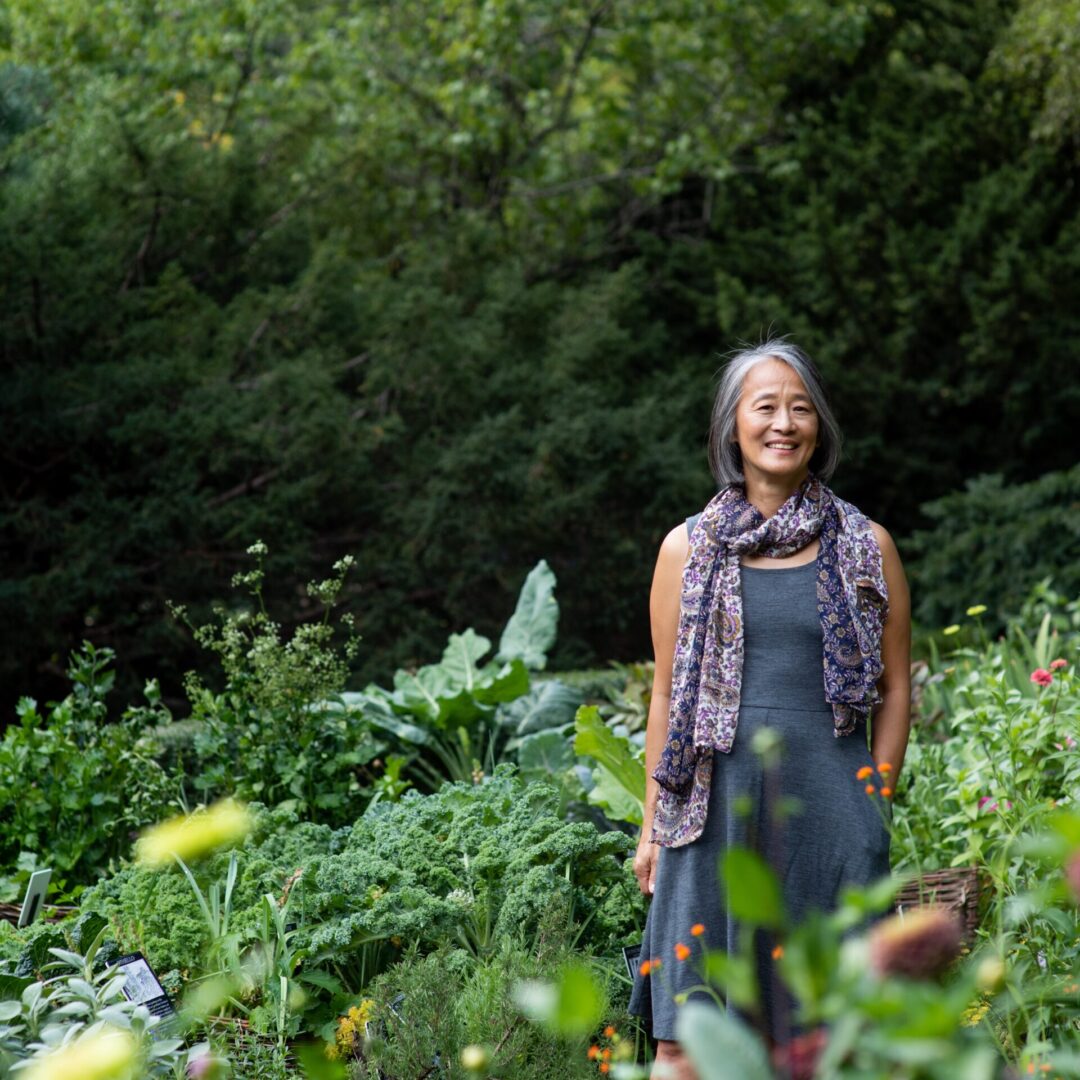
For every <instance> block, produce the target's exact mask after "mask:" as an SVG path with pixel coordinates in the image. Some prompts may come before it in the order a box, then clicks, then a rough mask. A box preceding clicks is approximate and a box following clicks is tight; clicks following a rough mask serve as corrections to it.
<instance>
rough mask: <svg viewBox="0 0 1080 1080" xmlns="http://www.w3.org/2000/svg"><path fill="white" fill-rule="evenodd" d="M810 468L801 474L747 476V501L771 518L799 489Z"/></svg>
mask: <svg viewBox="0 0 1080 1080" xmlns="http://www.w3.org/2000/svg"><path fill="white" fill-rule="evenodd" d="M807 474H808V470H804V472H803V473H802V475H801V476H796V477H788V476H784V477H779V476H755V475H753V474H750V475H747V476H746V501H747V502H748V503H750V504H751V505H752V506H755V507H757V509H758V510H760V511H761V512H762V514H764V515H765V517H766V518H771V517H772V516H773V514H775V513H776V511H777V510H779V509H780V507H781V506H783V505H784V503H785V502H787V500H788V499H789V498H790V497H791V496H792V495H794V494H795V492H796V491H798V490H799V487H800V486H801V484H802V482H803V481H804V480H805V479H806V477H807Z"/></svg>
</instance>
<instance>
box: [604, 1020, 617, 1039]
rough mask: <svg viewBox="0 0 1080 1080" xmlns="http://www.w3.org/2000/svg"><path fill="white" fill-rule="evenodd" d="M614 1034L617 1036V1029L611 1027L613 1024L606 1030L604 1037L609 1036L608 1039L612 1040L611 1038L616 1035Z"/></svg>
mask: <svg viewBox="0 0 1080 1080" xmlns="http://www.w3.org/2000/svg"><path fill="white" fill-rule="evenodd" d="M614 1034H615V1029H614V1028H613V1027H612V1026H611V1024H608V1026H607V1027H606V1028H604V1035H605V1036H607V1038H609V1039H610V1038H611V1036H612V1035H614Z"/></svg>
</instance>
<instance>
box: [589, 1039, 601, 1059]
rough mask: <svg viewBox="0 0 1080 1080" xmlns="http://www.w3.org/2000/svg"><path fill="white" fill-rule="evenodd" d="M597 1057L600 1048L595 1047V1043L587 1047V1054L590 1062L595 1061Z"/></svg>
mask: <svg viewBox="0 0 1080 1080" xmlns="http://www.w3.org/2000/svg"><path fill="white" fill-rule="evenodd" d="M599 1056H600V1047H599V1046H597V1045H596V1044H595V1043H593V1045H592V1046H590V1047H589V1054H588V1057H589V1060H590V1061H595V1060H596V1059H597V1058H598V1057H599Z"/></svg>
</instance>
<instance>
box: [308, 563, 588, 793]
mask: <svg viewBox="0 0 1080 1080" xmlns="http://www.w3.org/2000/svg"><path fill="white" fill-rule="evenodd" d="M558 615H559V607H558V604H557V602H556V600H555V575H554V574H553V573H552V572H551V569H550V568H549V567H548V565H547V563H546V562H544V560H542V559H541V560H540V562H539V563H537V565H536V566H535V567H534V568H533V570H532V572H531V573H530V574H529V576H528V577H527V578H526V579H525V583H524V585H523V586H522V588H521V593H520V594H519V596H518V601H517V607H516V608H515V610H514V614H513V615H512V616H511V617H510V620H509V621H508V622H507V624H506V627H505V629H504V630H503V634H502V639H501V641H500V643H499V651H498V653H497V655H496V657H495V658H494V659H493V660H490V661H488V662H487V663H486V664H484V665H483V666H480V661H481V660H482V659H483V657H484V656H486V655H487V653H488V652H489V650H490V649H491V642H490V641H489V640H488V639H487V638H485V637H481V636H480V635H478V634H477V633H476V632H475V631H474V630H471V629H469V630H466V631H464V633H461V634H451V635H450V640H449V642H448V643H447V645H446V648H445V649H444V650H443V655H442V660H441V661H440V662H439V663H438V664H428V665H425V666H424V667H421V668H419V669H418V670H415V671H412V670H400V669H399V670H398V671H397V672H396V673H395V675H394V689H393V690H392V691H390V690H385V689H383V688H382V687H379V686H376V685H375V684H374V683H372V684H370V685H369V686H368V687H367V688H366V689H365V690H363V691H362V692H359V693H355V692H345V693H342V694H338V695H335V697H334V698H333V699H332V700H330V701H328V702H326V703H324V704H322V705H320V708H322V709H324V710H326V711H327V712H328V713H329V714H330V715H337V714H341V715H344V716H356V717H361V718H363V720H364V721H366V722H367V723H368V724H370V725H371V726H372V727H374V728H375V729H376V730H378V731H380V732H381V733H383V734H385V735H386V736H388V737H389V738H390V739H391V741H392V742H393V743H394V745H395V746H396V747H397V748H398V749H399V750H401V751H402V753H403V754H406V755H408V757H407V758H406V759H405V761H404V762H403V765H402V767H405V766H406V765H407V766H408V768H409V769H410V771H414V772H415V773H417V774H418V775H419V776H420V777H421V778H422V779H423V780H424V781H425V782H426V784H427V785H428V786H429V787H430V788H432V789H437V788H438V787H439V785H440V784H441V783H442V782H443V780H444V779H449V780H453V781H476V780H478V779H479V778H480V777H481V776H483V775H484V772H485V771H487V772H490V771H491V770H492V769H493V768H494V767H495V764H496V763H497V762H500V761H507V760H509V761H514V760H516V761H517V763H518V764H520V766H521V768H522V771H523V772H524V773H525V774H527V775H530V776H531V775H536V776H541V775H542V776H545V777H547V778H552V777H553V776H557V775H558V774H560V773H564V772H566V771H567V770H568V769H569V767H570V766H571V765H572V764H573V754H572V752H571V750H570V745H569V742H568V740H567V739H566V737H565V732H566V729H567V728H568V727H569V725H570V723H571V722H572V720H573V710H574V708H576V706H577V705H578V704H579V703H580V696H579V695H577V694H576V693H575V692H574V691H573V690H572V689H571V688H570V687H568V686H566V685H564V684H562V683H560V682H558V681H556V680H545V681H542V682H540V683H538V684H537V685H536V686H533V685H532V684H531V677H530V671H536V670H540V669H542V668H543V667H544V666H545V664H546V663H547V652H548V650H549V649H550V648H551V646H552V644H553V643H554V640H555V628H556V626H557V623H558ZM549 770H552V771H550V772H549ZM400 790H401V789H400V788H398V789H397V793H398V794H400Z"/></svg>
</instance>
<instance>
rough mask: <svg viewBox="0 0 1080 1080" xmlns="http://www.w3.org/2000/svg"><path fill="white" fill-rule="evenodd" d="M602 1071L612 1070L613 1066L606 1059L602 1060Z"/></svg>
mask: <svg viewBox="0 0 1080 1080" xmlns="http://www.w3.org/2000/svg"><path fill="white" fill-rule="evenodd" d="M600 1071H601V1072H602V1073H606V1072H610V1071H611V1066H610V1065H609V1064H608V1063H607V1062H606V1061H601V1062H600Z"/></svg>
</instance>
